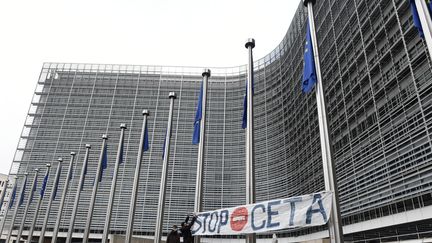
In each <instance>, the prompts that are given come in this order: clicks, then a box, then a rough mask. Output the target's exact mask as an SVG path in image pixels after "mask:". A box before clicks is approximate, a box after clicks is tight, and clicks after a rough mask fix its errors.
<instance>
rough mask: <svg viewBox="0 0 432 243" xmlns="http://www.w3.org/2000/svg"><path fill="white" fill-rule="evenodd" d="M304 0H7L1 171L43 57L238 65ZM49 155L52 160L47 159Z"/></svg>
mask: <svg viewBox="0 0 432 243" xmlns="http://www.w3.org/2000/svg"><path fill="white" fill-rule="evenodd" d="M299 3H300V1H299V0H296V1H292V0H265V1H264V0H260V1H258V0H212V1H210V0H182V1H181V0H140V1H139V0H124V1H111V0H91V1H85V0H73V1H65V0H52V1H51V0H50V1H47V0H38V1H30V0H29V1H20V0H15V1H1V2H0V36H1V38H0V70H1V75H0V83H1V85H2V88H1V89H0V106H1V116H0V128H1V129H2V130H3V132H2V133H1V134H2V138H1V139H0V173H8V172H9V167H10V164H11V162H12V159H13V156H14V153H15V149H16V146H17V143H18V140H19V136H20V134H21V129H22V126H23V124H24V120H25V117H26V114H27V110H28V107H29V104H30V101H31V98H32V95H33V91H34V88H35V85H36V81H37V79H38V76H39V72H40V69H41V68H42V63H43V62H77V63H110V64H138V65H168V66H169V65H172V66H198V67H230V66H237V65H240V64H245V63H246V61H247V52H246V49H245V48H244V43H245V40H246V39H247V38H249V37H252V38H255V40H256V47H255V49H254V56H255V59H258V58H261V57H263V56H264V55H266V54H268V53H269V52H270V51H272V50H273V49H274V48H275V47H276V45H277V44H279V43H280V41H281V40H282V38H283V36H284V35H285V33H286V31H287V29H288V27H289V25H290V23H291V19H292V17H293V16H294V13H295V10H296V9H297V7H298V5H299ZM47 162H49V161H47Z"/></svg>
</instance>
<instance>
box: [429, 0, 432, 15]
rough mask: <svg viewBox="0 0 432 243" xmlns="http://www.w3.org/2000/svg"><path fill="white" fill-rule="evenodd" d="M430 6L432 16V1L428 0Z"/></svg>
mask: <svg viewBox="0 0 432 243" xmlns="http://www.w3.org/2000/svg"><path fill="white" fill-rule="evenodd" d="M428 8H429V15H430V16H431V18H432V1H431V0H428Z"/></svg>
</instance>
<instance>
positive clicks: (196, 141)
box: [192, 83, 203, 144]
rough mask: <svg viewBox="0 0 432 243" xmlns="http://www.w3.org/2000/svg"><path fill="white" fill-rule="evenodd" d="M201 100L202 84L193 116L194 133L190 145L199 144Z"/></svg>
mask: <svg viewBox="0 0 432 243" xmlns="http://www.w3.org/2000/svg"><path fill="white" fill-rule="evenodd" d="M202 99H203V84H202V83H201V90H200V94H199V97H198V106H197V110H196V114H195V121H194V132H193V137H192V144H199V142H200V133H201V119H202Z"/></svg>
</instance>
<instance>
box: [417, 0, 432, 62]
mask: <svg viewBox="0 0 432 243" xmlns="http://www.w3.org/2000/svg"><path fill="white" fill-rule="evenodd" d="M414 2H415V5H416V8H417V12H418V13H419V18H420V22H421V25H422V29H423V33H424V37H425V41H426V46H427V48H428V51H429V56H431V58H432V18H431V17H432V16H431V15H430V14H429V9H428V6H427V3H426V1H425V0H414Z"/></svg>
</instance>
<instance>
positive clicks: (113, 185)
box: [102, 123, 126, 243]
mask: <svg viewBox="0 0 432 243" xmlns="http://www.w3.org/2000/svg"><path fill="white" fill-rule="evenodd" d="M120 129H121V133H120V139H119V145H118V148H117V157H116V162H115V165H114V172H113V178H112V182H111V191H110V196H109V198H108V207H107V214H106V218H105V225H104V231H103V234H102V243H106V242H108V234H109V231H110V223H111V214H112V209H113V203H114V196H115V189H116V185H117V174H118V169H119V166H120V160H121V159H123V158H121V156H123V155H122V153H123V151H122V149H123V146H124V133H125V130H126V124H124V123H122V124H121V125H120ZM124 162H125V161H124V159H123V163H124Z"/></svg>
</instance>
